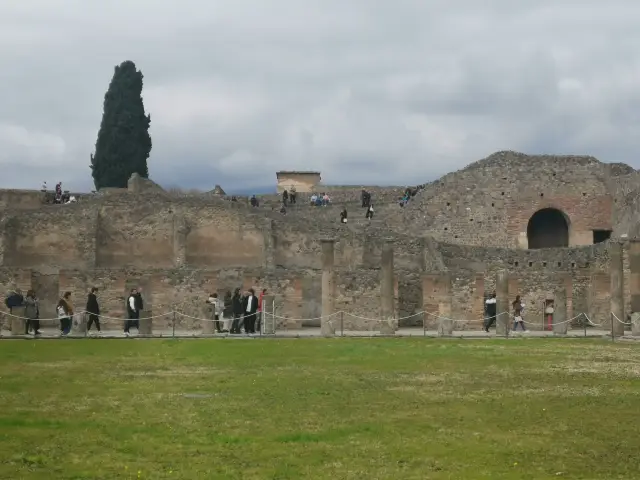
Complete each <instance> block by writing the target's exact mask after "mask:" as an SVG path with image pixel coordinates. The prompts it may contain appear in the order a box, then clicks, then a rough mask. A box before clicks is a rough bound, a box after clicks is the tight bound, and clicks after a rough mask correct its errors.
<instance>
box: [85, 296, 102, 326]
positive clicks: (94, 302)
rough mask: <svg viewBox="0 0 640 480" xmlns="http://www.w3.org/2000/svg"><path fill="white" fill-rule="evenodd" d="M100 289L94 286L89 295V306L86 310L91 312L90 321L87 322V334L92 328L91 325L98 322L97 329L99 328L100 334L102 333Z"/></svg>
mask: <svg viewBox="0 0 640 480" xmlns="http://www.w3.org/2000/svg"><path fill="white" fill-rule="evenodd" d="M97 293H98V289H97V288H96V287H93V288H92V289H91V292H89V295H88V296H87V306H86V308H85V310H86V311H87V313H88V314H89V321H88V323H87V334H88V333H89V331H90V330H91V325H93V324H94V323H95V324H96V329H97V330H98V335H101V332H100V305H98V297H97Z"/></svg>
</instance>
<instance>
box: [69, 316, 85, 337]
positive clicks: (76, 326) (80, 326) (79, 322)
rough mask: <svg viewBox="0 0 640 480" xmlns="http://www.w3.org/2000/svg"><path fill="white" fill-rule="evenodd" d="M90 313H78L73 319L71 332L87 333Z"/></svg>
mask: <svg viewBox="0 0 640 480" xmlns="http://www.w3.org/2000/svg"><path fill="white" fill-rule="evenodd" d="M87 317H88V315H87V314H86V313H84V312H83V313H76V314H75V315H74V316H73V318H72V319H71V332H72V333H74V334H77V335H84V334H86V333H87V321H88V318H87Z"/></svg>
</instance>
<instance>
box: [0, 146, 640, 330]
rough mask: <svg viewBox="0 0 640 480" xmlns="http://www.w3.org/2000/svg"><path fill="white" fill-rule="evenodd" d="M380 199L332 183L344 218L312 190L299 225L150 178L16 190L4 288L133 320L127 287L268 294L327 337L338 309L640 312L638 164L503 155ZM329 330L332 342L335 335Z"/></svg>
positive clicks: (404, 320) (199, 296) (172, 304)
mask: <svg viewBox="0 0 640 480" xmlns="http://www.w3.org/2000/svg"><path fill="white" fill-rule="evenodd" d="M364 188H365V189H367V190H368V191H369V192H370V193H371V195H372V202H373V203H374V205H375V216H374V218H373V219H372V220H367V219H365V211H364V209H363V208H361V199H360V195H361V187H360V186H357V187H338V186H333V187H332V186H322V185H319V186H318V187H317V193H320V192H327V193H328V194H329V195H330V196H331V199H332V205H330V206H328V207H312V206H310V205H309V203H308V199H309V197H310V195H311V193H312V192H302V191H300V190H299V191H298V203H297V205H295V206H291V207H289V208H288V211H287V214H286V215H282V214H280V213H279V207H280V195H278V194H274V195H264V196H261V197H260V198H259V199H260V206H259V207H258V208H253V207H251V206H250V204H249V202H248V198H238V199H237V200H238V201H234V202H232V201H229V199H228V197H223V196H221V195H212V194H210V193H209V194H202V195H197V194H193V195H180V196H177V195H171V194H170V193H168V192H165V191H163V190H162V189H161V188H160V187H159V186H157V185H156V184H153V182H150V181H149V180H146V179H143V178H140V177H135V178H134V177H132V179H131V181H130V182H129V185H128V188H127V189H111V190H106V191H101V192H98V194H95V195H84V196H83V198H82V201H80V202H78V203H76V204H69V205H51V204H46V203H45V202H43V196H44V195H45V194H44V193H43V192H40V191H19V190H2V191H0V233H1V235H0V287H1V288H2V289H3V292H6V291H8V290H10V289H11V288H12V287H18V288H21V289H22V290H23V291H26V290H27V289H29V288H33V289H34V290H36V292H37V294H38V296H39V298H40V299H41V306H42V312H41V316H42V317H45V318H51V317H55V304H56V302H57V300H58V298H59V296H60V294H61V293H62V292H64V291H71V292H72V293H73V298H74V302H75V304H76V305H77V308H82V307H84V302H85V299H86V294H87V291H88V289H89V288H90V287H92V286H96V287H98V288H99V289H100V299H101V302H102V309H103V314H104V315H107V316H110V317H122V316H123V315H124V301H125V296H126V292H128V291H129V289H130V288H131V287H133V286H141V287H142V288H143V291H144V294H145V297H146V300H147V305H148V308H149V309H150V310H151V311H153V313H154V314H159V313H162V312H170V311H174V310H177V311H180V312H184V313H185V314H187V315H190V316H192V317H196V318H197V317H202V305H203V303H204V301H205V300H206V298H207V296H208V295H209V294H210V293H212V292H214V291H217V292H218V293H219V294H220V295H222V294H224V292H225V291H227V290H233V289H234V288H236V287H241V288H249V287H255V288H256V290H258V289H262V288H267V289H268V292H269V294H270V295H273V301H274V305H275V308H276V311H277V312H278V316H279V319H278V328H281V329H282V328H289V329H293V328H302V327H305V326H310V325H313V326H317V327H319V326H320V325H321V322H320V320H319V317H321V316H322V315H323V313H324V314H327V312H338V311H342V312H347V313H348V315H347V316H346V317H344V319H343V321H344V325H343V327H344V328H345V329H351V330H372V331H381V332H387V333H392V332H393V331H394V329H396V328H398V326H400V327H406V326H412V325H420V326H422V325H423V322H424V324H425V326H426V328H429V329H434V330H435V329H437V328H445V329H447V328H449V327H448V326H444V327H443V326H442V325H438V319H437V317H438V315H443V312H444V313H446V315H444V316H446V317H447V318H454V319H462V320H464V319H472V320H477V319H481V318H482V317H483V303H484V298H485V295H486V294H487V293H489V292H493V291H494V290H496V289H499V290H500V289H502V290H500V291H501V292H505V296H506V297H508V298H513V297H514V296H515V295H516V294H519V295H521V296H522V297H523V299H524V300H525V302H526V304H527V315H528V318H530V319H541V322H540V323H541V327H540V328H542V324H543V321H542V318H543V310H544V308H545V307H544V305H545V301H546V300H548V299H555V300H557V301H558V302H559V303H560V304H562V302H563V301H565V302H566V315H567V318H571V317H573V316H574V315H575V314H578V313H581V312H585V313H588V315H589V317H590V319H591V320H593V321H594V322H597V323H603V324H604V325H605V326H604V327H603V328H608V327H607V325H610V323H609V322H610V320H611V310H612V305H613V306H614V307H615V308H617V313H616V315H619V316H620V318H623V319H626V318H627V314H629V313H631V312H640V295H638V293H640V291H636V290H635V289H637V288H640V281H639V282H635V281H632V280H634V279H635V276H637V275H638V274H639V273H640V252H639V251H638V247H637V246H636V244H635V242H632V241H631V240H632V239H634V238H635V237H636V235H637V232H638V228H639V224H640V222H638V218H639V217H638V213H639V196H640V177H639V176H638V172H636V171H635V170H634V169H633V168H631V167H629V166H627V165H624V164H610V163H602V162H600V161H598V160H597V159H595V158H593V157H587V156H528V155H524V154H521V153H516V152H498V153H495V154H493V155H491V156H489V157H487V158H485V159H483V160H480V161H478V162H475V163H472V164H470V165H469V166H467V167H466V168H464V169H462V170H459V171H456V172H453V173H450V174H448V175H445V176H444V177H442V178H440V179H439V180H436V181H434V182H431V183H427V184H426V185H425V186H424V188H423V189H422V190H420V191H419V192H418V193H416V194H415V195H414V196H413V197H412V198H411V199H410V200H409V202H408V203H407V204H406V205H405V206H404V207H401V206H400V205H399V199H400V197H402V195H403V194H404V191H405V188H406V186H404V185H403V186H399V187H373V186H371V187H364ZM219 190H220V191H221V192H222V194H224V192H223V191H222V189H219ZM274 190H275V189H274ZM343 207H346V208H347V210H348V212H349V222H348V224H341V223H340V221H339V213H340V210H342V208H343ZM636 257H638V259H636ZM636 260H637V261H636ZM500 282H502V283H500ZM505 289H506V290H505ZM323 291H324V293H325V294H324V295H323ZM563 295H564V296H565V297H566V299H565V298H564V297H563ZM2 308H4V305H3V306H2ZM423 312H425V313H423ZM280 317H281V318H280ZM160 321H162V320H160ZM167 321H168V320H167ZM180 322H182V327H184V328H191V327H193V328H196V326H198V321H197V320H193V319H188V318H186V317H185V318H181V319H180ZM322 328H323V333H325V334H331V333H332V329H334V330H335V324H332V323H330V324H326V325H325V324H323V325H322ZM451 328H455V329H465V328H479V327H478V326H471V325H467V324H466V323H465V322H464V321H459V322H455V324H454V325H451ZM616 328H618V327H616Z"/></svg>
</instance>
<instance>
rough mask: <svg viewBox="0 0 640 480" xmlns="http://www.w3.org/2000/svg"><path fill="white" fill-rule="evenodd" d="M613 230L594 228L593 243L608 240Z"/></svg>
mask: <svg viewBox="0 0 640 480" xmlns="http://www.w3.org/2000/svg"><path fill="white" fill-rule="evenodd" d="M611 233H612V230H594V231H593V243H594V244H596V243H602V242H606V241H607V240H609V239H610V238H611Z"/></svg>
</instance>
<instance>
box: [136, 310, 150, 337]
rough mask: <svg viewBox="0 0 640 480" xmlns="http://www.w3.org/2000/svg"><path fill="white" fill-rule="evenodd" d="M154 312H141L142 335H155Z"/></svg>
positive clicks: (140, 330)
mask: <svg viewBox="0 0 640 480" xmlns="http://www.w3.org/2000/svg"><path fill="white" fill-rule="evenodd" d="M152 317H153V312H152V311H151V310H142V311H141V312H140V328H139V329H138V332H139V333H140V335H152V334H153V318H152Z"/></svg>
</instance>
